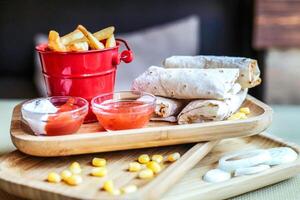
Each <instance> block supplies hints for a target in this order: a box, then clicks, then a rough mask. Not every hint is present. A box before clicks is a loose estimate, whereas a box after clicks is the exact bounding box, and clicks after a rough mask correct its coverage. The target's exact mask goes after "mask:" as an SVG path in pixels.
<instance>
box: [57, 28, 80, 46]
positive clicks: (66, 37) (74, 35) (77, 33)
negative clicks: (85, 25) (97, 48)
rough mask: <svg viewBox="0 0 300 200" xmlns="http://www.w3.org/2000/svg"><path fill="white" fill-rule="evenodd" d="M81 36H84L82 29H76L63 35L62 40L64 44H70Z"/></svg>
mask: <svg viewBox="0 0 300 200" xmlns="http://www.w3.org/2000/svg"><path fill="white" fill-rule="evenodd" d="M81 38H84V35H83V34H82V32H81V31H80V30H77V29H76V30H75V31H73V32H71V33H68V34H67V35H64V36H62V37H61V42H62V43H63V44H64V45H68V44H70V43H71V42H73V41H75V40H79V39H81Z"/></svg>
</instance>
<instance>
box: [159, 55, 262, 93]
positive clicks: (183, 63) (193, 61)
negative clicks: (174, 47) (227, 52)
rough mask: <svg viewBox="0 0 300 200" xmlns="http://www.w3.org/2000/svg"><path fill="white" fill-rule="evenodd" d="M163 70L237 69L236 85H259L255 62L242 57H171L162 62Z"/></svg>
mask: <svg viewBox="0 0 300 200" xmlns="http://www.w3.org/2000/svg"><path fill="white" fill-rule="evenodd" d="M163 65H164V66H165V68H202V69H211V68H237V69H239V70H240V74H239V78H238V83H240V84H241V86H242V88H252V87H255V86H257V85H259V84H260V83H261V78H260V70H259V68H258V64H257V61H256V60H254V59H250V58H243V57H227V56H172V57H169V58H167V59H165V60H164V62H163Z"/></svg>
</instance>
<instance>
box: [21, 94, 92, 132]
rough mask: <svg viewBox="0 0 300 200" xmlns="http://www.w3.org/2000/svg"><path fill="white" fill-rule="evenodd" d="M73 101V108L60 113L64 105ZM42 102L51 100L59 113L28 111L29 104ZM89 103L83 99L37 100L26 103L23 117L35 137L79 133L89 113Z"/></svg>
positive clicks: (50, 98) (52, 98)
mask: <svg viewBox="0 0 300 200" xmlns="http://www.w3.org/2000/svg"><path fill="white" fill-rule="evenodd" d="M70 99H72V107H69V108H68V109H67V110H61V111H59V108H60V107H61V106H62V105H64V104H65V105H66V103H67V102H68V100H70ZM41 100H49V101H50V102H51V103H52V104H53V105H54V106H55V107H56V108H58V111H57V112H54V113H53V112H51V113H49V112H45V111H41V112H37V111H32V110H30V109H28V104H32V103H37V102H38V101H41ZM88 109H89V103H88V102H87V101H86V100H85V99H83V98H81V97H69V96H53V97H47V98H37V99H33V100H29V101H26V102H25V103H24V104H23V105H22V108H21V112H22V117H23V119H24V120H25V121H26V122H27V123H28V125H29V126H30V128H31V130H32V131H33V132H34V134H35V135H47V136H57V135H67V134H72V133H75V132H77V131H78V129H79V128H80V126H81V125H82V123H83V120H84V118H85V116H86V115H87V113H88Z"/></svg>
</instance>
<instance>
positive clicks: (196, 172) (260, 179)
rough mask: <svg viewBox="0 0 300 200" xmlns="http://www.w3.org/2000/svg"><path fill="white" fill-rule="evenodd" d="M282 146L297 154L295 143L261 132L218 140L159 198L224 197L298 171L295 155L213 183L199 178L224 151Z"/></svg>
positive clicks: (262, 185)
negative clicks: (215, 144)
mask: <svg viewBox="0 0 300 200" xmlns="http://www.w3.org/2000/svg"><path fill="white" fill-rule="evenodd" d="M283 146H284V147H290V148H292V149H294V150H295V151H296V152H297V153H298V155H299V153H300V147H299V146H297V145H296V144H294V143H289V142H285V141H283V140H282V139H280V138H278V137H274V136H270V135H268V134H265V133H264V134H259V135H255V136H251V137H244V138H235V139H227V140H222V141H221V142H220V143H219V144H218V145H217V146H216V147H215V148H214V149H213V150H212V151H211V152H210V153H209V154H208V155H207V156H206V157H205V158H204V159H202V160H201V161H200V162H199V163H198V164H197V165H196V166H195V167H194V168H193V169H192V170H190V171H189V172H188V173H187V174H186V175H185V176H184V178H183V179H182V180H180V182H178V183H177V184H176V185H175V186H174V187H173V188H172V190H170V192H168V193H167V194H166V195H165V196H164V198H163V199H164V200H171V199H176V200H181V199H201V200H213V199H227V198H229V197H233V196H237V195H240V194H243V193H246V192H249V191H252V190H256V189H258V188H262V187H265V186H267V185H271V184H274V183H277V182H280V181H282V180H285V179H288V178H290V177H292V176H295V175H297V174H298V173H300V158H299V156H298V159H297V160H296V161H294V162H292V163H288V164H282V165H278V166H273V167H272V168H271V169H269V170H266V171H264V172H261V173H258V174H254V175H249V176H240V177H234V178H232V179H230V180H228V181H225V182H221V183H213V184H212V183H207V182H205V181H203V180H202V177H203V175H204V174H205V173H206V172H207V171H208V170H210V169H214V168H216V167H217V165H218V160H219V159H220V158H221V157H222V156H223V155H224V154H226V153H229V152H233V151H240V150H246V149H258V148H259V149H268V148H273V147H283Z"/></svg>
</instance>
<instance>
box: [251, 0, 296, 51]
mask: <svg viewBox="0 0 300 200" xmlns="http://www.w3.org/2000/svg"><path fill="white" fill-rule="evenodd" d="M299 32H300V1H295V0H275V1H274V0H256V2H255V16H254V40H253V45H254V47H255V48H257V49H265V48H272V47H299V46H300V34H299Z"/></svg>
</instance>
